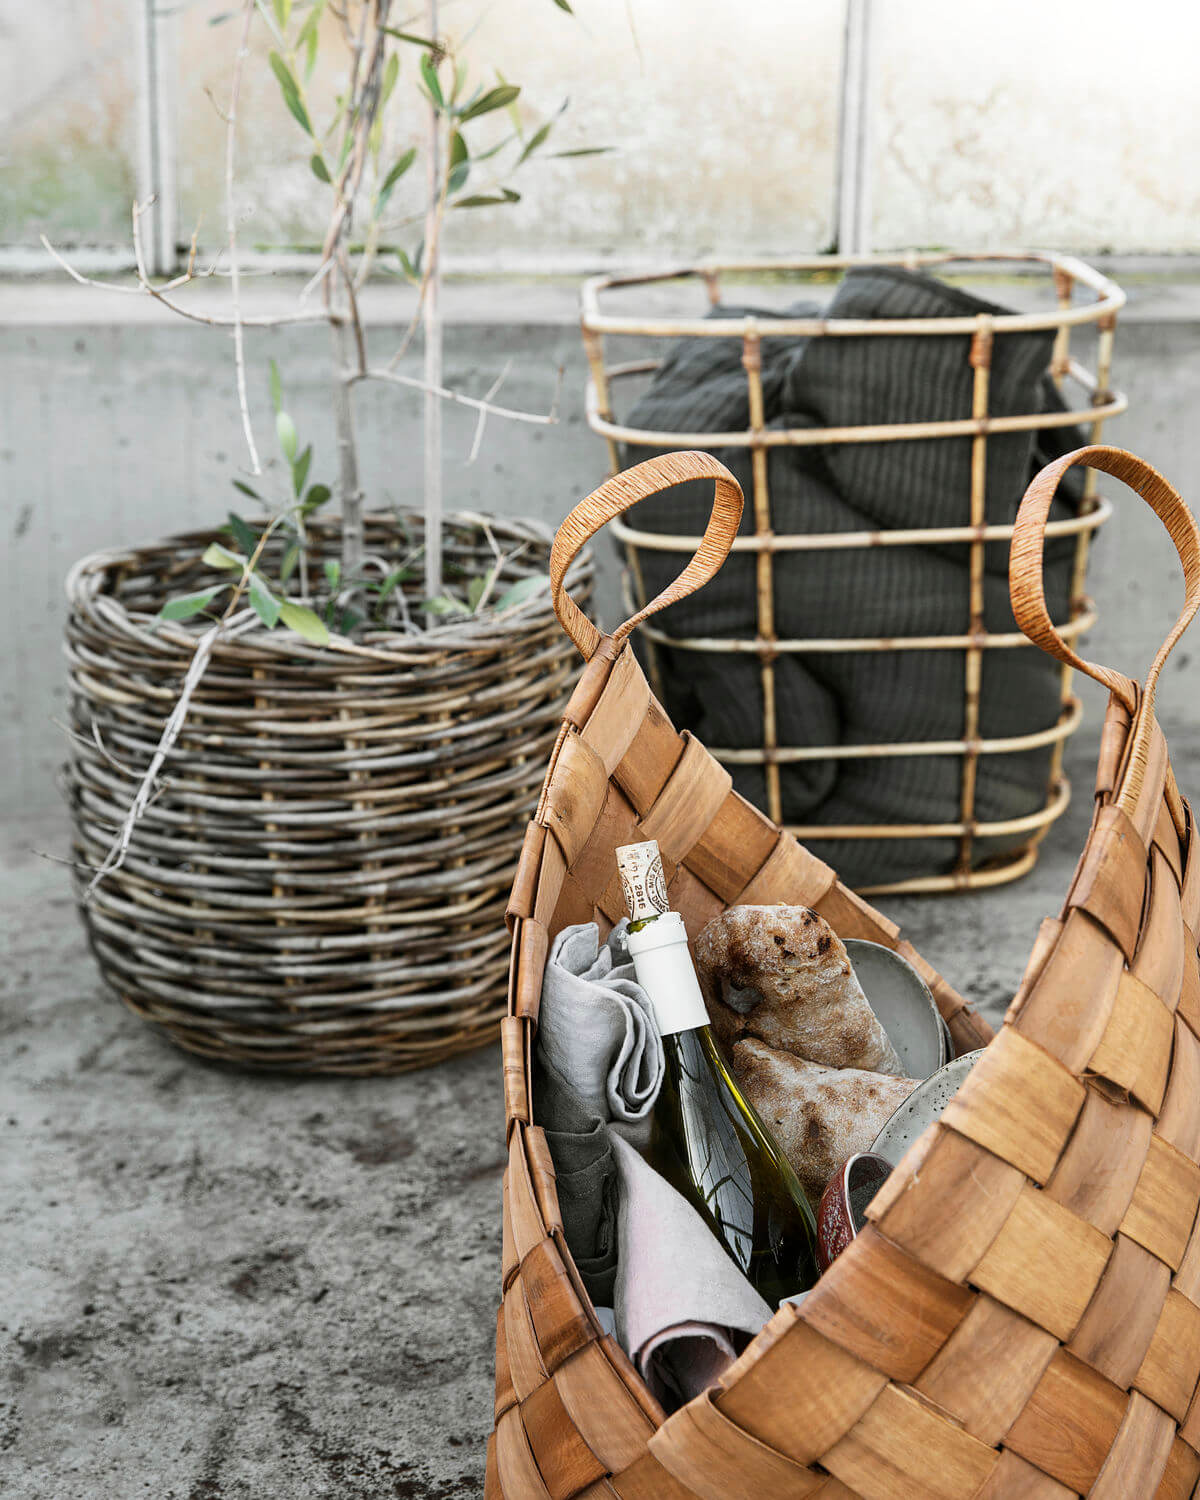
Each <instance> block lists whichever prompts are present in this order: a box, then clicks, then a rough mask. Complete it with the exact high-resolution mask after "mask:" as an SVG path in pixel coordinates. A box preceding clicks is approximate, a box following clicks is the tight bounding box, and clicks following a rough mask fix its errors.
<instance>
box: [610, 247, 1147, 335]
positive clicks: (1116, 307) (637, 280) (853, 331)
mask: <svg viewBox="0 0 1200 1500" xmlns="http://www.w3.org/2000/svg"><path fill="white" fill-rule="evenodd" d="M956 264H963V265H969V266H975V267H978V266H980V265H990V264H996V265H1006V266H1009V267H1012V266H1014V265H1024V266H1025V267H1027V269H1028V270H1030V271H1035V270H1044V271H1047V272H1049V273H1050V274H1051V275H1055V274H1057V275H1060V276H1068V277H1070V279H1071V280H1072V281H1073V282H1079V283H1081V284H1082V285H1083V286H1086V287H1088V288H1089V290H1091V291H1093V292H1095V293H1096V298H1097V300H1096V301H1095V302H1092V303H1087V304H1083V305H1081V306H1079V307H1072V308H1060V309H1059V310H1058V311H1057V312H1054V313H1004V314H1002V315H999V316H988V317H987V321H988V325H989V327H990V328H991V330H992V331H993V332H994V333H997V334H1003V333H1034V332H1039V331H1043V330H1049V329H1055V328H1064V327H1077V326H1079V325H1081V324H1086V323H1100V322H1104V321H1106V320H1108V319H1111V318H1113V317H1115V316H1116V314H1117V313H1118V312H1119V311H1120V310H1121V308H1122V307H1124V306H1125V301H1126V297H1125V293H1124V292H1123V291H1122V290H1121V288H1120V287H1119V286H1118V285H1117V284H1116V282H1115V281H1112V280H1110V279H1109V278H1108V277H1107V276H1105V275H1104V274H1103V272H1101V271H1097V270H1096V269H1095V267H1093V266H1090V265H1088V264H1087V262H1086V261H1082V260H1079V259H1078V258H1077V257H1075V256H1073V255H1063V254H1060V253H1059V252H1057V251H1053V250H979V251H973V250H956V251H953V252H949V251H947V252H941V251H913V250H909V251H899V252H879V253H876V254H872V255H815V256H800V257H796V258H794V259H777V260H742V261H737V260H734V261H724V260H721V261H708V262H701V263H698V264H695V265H688V266H676V267H671V268H668V269H663V270H661V271H646V272H642V273H641V274H632V275H624V276H623V275H602V276H592V277H589V278H588V280H587V281H585V282H584V284H583V289H582V292H581V305H582V309H583V319H582V321H583V328H584V332H585V333H586V332H589V331H590V332H594V333H617V334H663V335H666V336H668V337H671V338H730V337H744V336H745V335H746V334H747V333H754V332H760V333H767V332H769V334H770V336H771V337H779V338H787V337H808V338H824V337H843V338H850V337H859V336H866V337H873V336H886V335H887V334H898V333H899V334H918V335H921V334H929V335H938V334H953V333H967V334H970V333H975V332H976V331H977V330H978V328H979V318H980V315H979V314H974V315H969V316H964V317H947V318H890V319H874V320H873V319H861V318H778V319H776V318H771V319H770V321H769V323H767V324H764V323H763V322H762V321H761V320H760V319H757V318H754V317H752V316H751V317H743V318H702V319H701V318H663V317H632V316H618V315H614V314H609V313H603V312H601V310H600V294H601V292H604V291H609V290H614V289H616V288H618V287H631V286H640V285H648V284H650V283H653V282H661V281H680V280H684V279H687V278H691V277H699V278H701V279H703V280H711V279H712V278H714V277H716V276H720V275H725V274H728V273H733V272H743V273H748V274H756V275H779V274H786V273H787V272H789V271H792V272H820V271H828V270H850V269H851V268H853V267H858V266H897V267H902V268H905V269H908V270H914V271H915V270H920V269H922V268H924V267H929V266H948V265H956ZM985 316H987V315H985Z"/></svg>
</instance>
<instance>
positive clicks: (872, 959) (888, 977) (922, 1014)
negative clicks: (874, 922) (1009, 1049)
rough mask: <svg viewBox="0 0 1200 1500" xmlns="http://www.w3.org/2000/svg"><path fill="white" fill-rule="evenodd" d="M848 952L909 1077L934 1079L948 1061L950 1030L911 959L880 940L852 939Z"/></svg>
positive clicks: (866, 993) (847, 948) (855, 971)
mask: <svg viewBox="0 0 1200 1500" xmlns="http://www.w3.org/2000/svg"><path fill="white" fill-rule="evenodd" d="M846 952H847V954H848V955H849V958H850V963H851V965H852V966H853V969H854V973H855V975H856V976H857V978H858V982H859V984H861V985H862V987H863V993H864V994H865V995H866V997H867V999H868V1000H869V1001H870V1002H871V1009H872V1010H873V1011H874V1012H875V1014H876V1015H877V1016H878V1017H879V1021H880V1024H881V1025H882V1026H883V1029H884V1031H886V1032H887V1034H888V1037H889V1038H890V1039H891V1043H892V1046H893V1047H895V1049H896V1053H897V1055H898V1057H899V1058H900V1063H901V1066H902V1067H903V1069H904V1074H905V1077H907V1078H928V1077H929V1076H930V1074H931V1073H936V1072H937V1070H938V1069H939V1068H940V1067H941V1066H942V1065H943V1063H945V1062H946V1061H947V1059H948V1058H949V1056H950V1051H949V1049H948V1048H947V1046H946V1037H947V1035H948V1033H947V1032H946V1031H945V1029H944V1027H943V1025H942V1018H941V1015H940V1014H939V1012H938V1008H937V1003H936V1001H935V1000H934V998H933V996H932V995H931V994H930V993H929V986H928V985H927V984H926V983H925V981H924V980H923V979H922V978H921V976H920V975H919V974H918V973H917V971H916V970H915V969H914V968H913V966H912V965H911V964H910V963H906V962H905V960H904V959H902V958H901V957H900V955H899V954H898V953H893V952H892V950H891V949H890V948H884V947H883V946H882V945H881V944H879V943H868V942H866V941H865V940H864V939H862V938H847V939H846Z"/></svg>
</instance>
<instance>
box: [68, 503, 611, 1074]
mask: <svg viewBox="0 0 1200 1500" xmlns="http://www.w3.org/2000/svg"><path fill="white" fill-rule="evenodd" d="M487 524H488V525H489V526H490V528H491V531H492V534H493V535H494V536H495V537H496V538H497V540H498V542H499V544H500V546H501V547H502V548H504V550H505V551H511V550H512V549H513V548H514V546H516V545H517V544H521V543H524V544H525V548H524V551H523V552H522V553H521V555H520V557H519V559H517V560H515V561H512V562H510V563H509V564H508V565H507V572H506V574H505V575H503V577H504V578H505V579H506V580H507V581H511V580H512V579H514V578H516V577H517V576H520V575H522V574H525V573H532V572H538V571H542V572H544V571H545V569H546V566H547V562H548V559H549V552H550V543H549V539H548V537H547V536H546V535H545V534H544V533H543V532H542V531H541V530H540V529H538V528H536V527H534V526H532V525H529V524H526V523H522V522H516V521H503V520H496V519H493V518H488V521H487ZM420 526H421V523H420V521H419V519H417V518H411V519H410V521H409V531H410V534H416V535H417V537H418V539H419V533H420ZM211 540H212V536H211V534H209V533H197V534H193V535H189V536H184V537H177V538H172V539H170V540H167V541H164V542H161V543H159V544H157V545H154V546H150V547H145V548H140V549H136V550H132V551H127V552H117V551H114V552H105V553H98V554H96V555H94V556H92V557H88V558H85V559H83V560H82V561H81V562H80V563H78V564H77V565H76V567H75V568H74V569H73V571H72V573H71V575H70V577H69V579H68V584H67V589H68V595H69V603H70V614H69V620H68V625H67V636H66V652H67V659H68V663H69V670H70V690H71V723H72V728H73V731H74V735H73V739H72V746H71V754H70V760H69V764H68V766H67V785H68V792H69V798H70V804H71V811H72V818H73V825H74V858H75V860H76V861H77V863H78V865H79V866H80V871H79V874H78V876H77V882H78V889H79V890H80V891H81V892H82V891H83V889H84V888H85V887H86V884H87V881H88V876H87V873H86V867H95V866H97V865H98V864H99V863H100V861H101V860H102V858H103V857H104V855H105V853H106V852H107V850H108V848H109V846H110V844H111V842H112V838H113V834H114V831H115V830H116V828H117V827H118V826H119V825H120V823H121V821H122V819H123V817H124V815H125V812H126V810H127V808H128V806H129V802H130V798H131V796H132V793H133V791H134V789H135V788H136V786H137V785H138V781H139V779H140V777H141V775H142V774H143V772H144V771H145V768H146V766H147V765H148V763H149V760H150V757H151V755H152V754H153V752H154V749H155V747H156V744H157V742H158V739H159V736H160V734H161V732H162V726H163V722H164V720H165V718H166V716H167V714H168V713H169V712H170V710H171V707H172V705H173V703H174V701H175V698H176V696H177V694H178V690H179V685H180V682H181V680H182V677H183V674H184V672H185V670H186V668H187V665H188V663H189V661H190V659H191V656H192V651H193V648H194V643H195V636H196V633H197V630H198V628H199V627H195V626H194V625H193V624H190V623H189V624H188V625H187V626H184V625H180V624H164V625H159V626H158V627H157V628H155V629H152V628H151V625H152V621H153V617H154V615H155V614H156V613H157V611H158V609H159V608H160V607H161V605H162V603H163V601H164V599H165V598H166V597H167V596H168V595H172V594H177V593H180V592H186V591H187V590H188V588H189V587H191V588H194V587H197V586H198V580H199V579H200V578H201V576H202V574H203V570H202V569H201V566H200V563H199V558H200V556H201V554H202V553H203V551H204V548H205V546H206V545H207V543H208V542H209V541H211ZM335 540H336V530H335V528H334V527H332V526H330V525H328V524H327V525H324V526H320V525H319V526H317V527H316V528H315V547H316V551H317V557H316V561H317V563H318V565H319V562H320V557H321V551H322V549H328V552H329V555H334V545H333V544H334V542H335ZM406 545H407V543H406V542H405V540H404V538H403V537H402V535H401V531H400V528H399V527H398V526H397V525H396V523H395V521H393V520H392V519H391V518H390V517H387V516H373V517H370V518H368V522H367V546H368V551H369V552H370V553H374V554H376V555H380V556H383V557H385V558H386V557H388V556H390V555H398V554H400V553H401V552H402V550H403V548H404V547H405V546H406ZM445 551H446V558H447V560H448V562H449V563H450V564H451V565H453V564H455V563H458V564H460V565H462V566H463V567H466V568H468V569H471V570H472V571H475V570H479V569H480V565H481V564H482V566H484V567H486V566H487V564H488V562H489V560H490V559H491V556H492V553H491V549H490V544H489V543H488V541H487V539H486V536H485V533H484V530H483V519H482V518H480V517H476V516H471V515H458V516H452V517H450V518H448V519H447V522H446V526H445ZM591 582H592V566H591V561H590V559H588V560H586V561H585V562H584V563H583V566H582V567H581V569H580V574H579V580H578V583H577V585H576V587H577V588H578V589H580V590H581V591H582V592H583V593H589V592H590V590H591ZM501 587H503V582H502V584H501ZM575 673H576V663H575V660H573V652H572V648H571V644H570V642H569V641H567V640H566V639H565V638H564V637H563V635H562V632H561V630H560V629H559V627H558V623H557V621H556V619H555V616H554V611H553V609H552V607H551V603H550V597H549V593H548V592H545V593H542V594H538V595H535V596H534V597H532V598H531V599H528V600H527V601H526V602H525V603H523V604H520V605H517V606H514V607H513V608H511V609H509V610H506V611H505V612H504V613H503V614H500V615H496V614H487V613H485V614H483V615H481V616H480V617H479V618H478V619H474V620H471V621H468V622H465V623H462V624H458V625H455V626H453V627H447V628H442V629H438V630H435V631H432V632H429V633H428V634H425V635H422V636H414V635H403V634H397V633H390V632H388V633H383V632H376V633H374V634H371V633H367V634H365V635H364V636H362V637H361V638H360V639H356V640H353V641H351V640H345V639H341V638H337V637H335V638H334V640H333V642H332V643H331V645H330V646H328V647H317V646H312V645H309V644H308V643H306V642H304V641H302V640H300V639H299V638H298V637H297V636H295V635H293V634H291V633H289V632H283V631H274V632H266V631H263V630H256V631H254V632H253V633H252V634H250V635H248V636H243V637H241V638H239V639H236V640H232V641H227V642H224V643H222V644H221V645H219V646H218V647H217V649H216V651H215V652H214V655H213V659H212V661H211V662H210V664H209V667H208V670H207V671H206V673H205V675H204V677H203V679H202V681H201V684H200V687H199V690H198V691H197V693H196V695H195V697H194V699H193V701H192V706H191V710H190V712H189V715H188V719H187V722H186V724H185V726H184V729H183V732H182V734H181V735H180V738H179V740H178V743H177V745H176V747H175V749H174V751H173V752H172V754H171V755H170V757H169V759H168V761H167V763H166V767H165V772H164V778H163V784H162V789H161V791H160V792H159V794H158V795H157V796H156V797H155V798H154V800H153V801H152V803H151V805H150V807H149V809H148V810H147V812H146V814H145V816H144V817H143V818H142V820H141V821H140V822H139V823H138V824H137V825H136V828H135V831H134V835H133V841H132V844H131V847H130V851H129V856H128V858H127V860H126V861H125V863H124V865H123V866H122V867H121V868H120V869H119V870H117V871H116V872H115V873H114V874H112V875H111V876H109V877H108V878H107V879H105V880H104V881H103V882H102V883H101V884H100V885H99V886H98V887H97V888H96V890H95V891H94V893H93V894H92V896H91V899H90V900H89V901H87V902H86V903H85V904H83V905H82V906H81V911H82V916H83V920H84V922H85V924H86V927H87V931H88V936H89V939H90V942H91V945H92V948H93V951H94V952H95V955H96V958H97V960H98V962H99V965H100V969H101V972H102V973H103V975H104V978H105V980H106V981H107V983H108V985H109V986H110V987H111V988H112V989H113V990H114V991H115V992H116V993H117V994H118V995H119V996H120V997H121V998H122V999H123V1000H124V1001H125V1003H126V1004H127V1005H128V1006H129V1007H130V1008H131V1009H132V1010H133V1011H134V1012H135V1013H136V1014H138V1015H139V1016H142V1017H143V1018H144V1019H146V1020H147V1021H150V1022H152V1023H154V1024H155V1025H156V1026H158V1027H160V1028H161V1029H162V1030H163V1031H164V1032H165V1033H166V1034H167V1035H168V1036H170V1037H171V1039H172V1040H173V1041H175V1042H177V1043H178V1044H180V1045H181V1046H183V1047H187V1048H189V1049H191V1050H193V1051H195V1052H199V1053H202V1054H204V1055H206V1056H209V1057H213V1058H222V1059H227V1060H232V1061H236V1062H241V1063H248V1064H253V1065H258V1066H262V1067H269V1068H279V1069H292V1070H299V1071H304V1070H309V1071H325V1072H345V1073H350V1072H356V1073H375V1072H392V1071H399V1070H401V1069H405V1068H411V1067H417V1066H421V1065H423V1064H426V1063H431V1062H435V1061H437V1060H439V1059H440V1058H443V1057H447V1056H449V1055H451V1054H453V1053H456V1052H461V1051H464V1050H466V1049H467V1048H470V1047H473V1046H477V1045H479V1044H480V1043H483V1042H485V1041H489V1040H491V1039H492V1038H493V1037H494V1035H495V1034H496V1031H497V1028H498V1024H499V1018H500V1016H501V1015H502V1014H503V1013H504V992H505V976H506V973H507V968H508V936H507V933H506V931H505V927H504V908H505V903H506V900H507V896H508V890H509V887H510V885H511V883H512V877H513V871H514V869H515V867H516V862H517V858H518V856H519V854H520V849H521V839H522V835H523V832H524V829H525V825H526V823H527V822H528V819H529V817H530V816H531V814H532V812H533V809H534V806H535V804H536V801H537V794H538V788H539V786H540V784H541V779H542V773H543V770H544V766H545V761H546V757H547V756H548V754H549V753H550V750H551V749H552V747H553V744H554V739H555V735H556V733H557V729H558V723H559V720H560V718H561V716H562V711H563V706H564V704H565V702H566V699H567V697H568V695H569V692H570V689H571V686H572V684H573V681H574V678H575Z"/></svg>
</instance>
